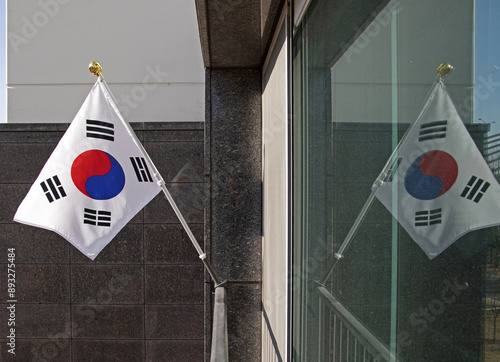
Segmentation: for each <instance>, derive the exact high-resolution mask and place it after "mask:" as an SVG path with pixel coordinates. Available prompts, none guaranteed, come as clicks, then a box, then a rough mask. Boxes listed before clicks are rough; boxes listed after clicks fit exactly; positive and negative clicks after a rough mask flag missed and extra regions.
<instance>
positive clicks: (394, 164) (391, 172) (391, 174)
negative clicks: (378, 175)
mask: <svg viewBox="0 0 500 362" xmlns="http://www.w3.org/2000/svg"><path fill="white" fill-rule="evenodd" d="M401 160H402V158H401V157H399V158H396V159H394V160H393V161H392V164H391V166H390V167H389V169H388V170H387V173H386V175H385V177H384V179H383V180H382V181H384V182H392V180H393V179H394V175H395V174H396V171H397V170H398V167H399V164H400V163H401Z"/></svg>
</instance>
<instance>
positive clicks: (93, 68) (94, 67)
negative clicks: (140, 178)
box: [89, 61, 224, 288]
mask: <svg viewBox="0 0 500 362" xmlns="http://www.w3.org/2000/svg"><path fill="white" fill-rule="evenodd" d="M89 70H90V72H91V73H92V74H94V75H96V76H97V77H98V79H99V84H100V85H101V86H102V87H103V89H104V91H105V93H107V95H108V96H109V98H110V99H111V100H112V102H110V103H111V104H112V105H113V107H116V109H115V110H116V113H117V114H118V116H119V117H120V120H121V121H122V123H123V124H124V125H125V127H126V129H127V131H128V133H129V135H130V137H131V138H132V140H133V141H134V143H135V144H136V145H137V147H138V148H139V149H140V150H141V152H142V154H143V156H144V159H145V160H146V162H147V163H148V165H149V166H150V167H151V168H152V170H153V173H154V177H155V179H156V182H157V184H158V186H159V187H160V188H161V190H162V191H163V194H164V195H165V197H166V199H167V200H168V202H169V203H170V206H171V207H172V209H173V210H174V212H175V215H177V218H178V219H179V221H180V223H181V224H182V226H183V227H184V230H185V231H186V233H187V235H188V237H189V239H190V240H191V243H192V244H193V246H194V248H195V249H196V251H197V252H198V256H199V258H200V259H201V261H202V262H203V265H204V266H205V268H206V270H207V271H208V273H209V274H210V277H211V278H212V280H213V282H214V284H215V287H216V288H217V287H218V286H220V285H222V284H224V282H221V280H220V279H219V277H218V275H217V273H216V271H215V270H214V268H213V267H212V265H211V264H210V262H209V261H208V260H207V254H206V253H205V252H204V251H203V249H202V248H201V246H200V244H199V243H198V241H197V240H196V237H195V236H194V234H193V232H192V231H191V228H190V227H189V225H188V223H187V222H186V220H185V219H184V216H183V215H182V213H181V211H180V210H179V208H178V207H177V204H176V203H175V201H174V199H173V198H172V195H170V192H169V191H168V189H167V186H166V184H165V180H164V179H163V177H162V176H161V174H160V172H159V171H158V169H157V168H156V166H155V164H154V163H153V161H152V159H151V157H150V156H149V154H148V153H147V151H146V150H145V148H144V146H143V145H142V143H141V142H140V141H139V139H138V138H137V136H136V134H135V132H134V131H133V130H132V127H131V126H130V124H129V123H128V122H127V121H125V119H124V118H123V116H122V115H121V113H120V111H119V110H118V106H117V102H116V100H115V98H114V97H113V94H112V93H111V90H110V89H109V87H108V85H107V84H106V81H105V80H104V77H103V75H102V74H101V72H102V67H101V65H100V64H99V63H98V62H96V61H93V62H91V63H90V65H89Z"/></svg>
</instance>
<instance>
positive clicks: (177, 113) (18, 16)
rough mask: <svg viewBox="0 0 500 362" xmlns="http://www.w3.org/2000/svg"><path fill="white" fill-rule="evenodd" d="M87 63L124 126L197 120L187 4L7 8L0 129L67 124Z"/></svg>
mask: <svg viewBox="0 0 500 362" xmlns="http://www.w3.org/2000/svg"><path fill="white" fill-rule="evenodd" d="M93 60H96V61H98V62H99V63H100V64H101V65H102V67H103V72H102V74H103V76H104V77H105V79H106V81H107V83H108V85H109V86H110V88H111V90H112V92H113V94H114V96H115V98H116V99H117V101H118V104H119V106H120V109H121V111H122V113H123V115H124V116H125V118H126V119H127V120H128V121H129V122H154V121H203V120H204V91H205V90H204V89H205V86H204V68H203V61H202V56H201V47H200V42H199V35H198V25H197V21H196V11H195V4H194V1H186V0H163V1H149V0H145V1H131V0H23V1H18V0H7V86H8V88H7V122H9V123H16V122H18V123H21V122H36V123H39V122H42V123H43V122H63V123H66V122H71V120H72V119H73V117H74V115H75V114H76V112H77V111H78V109H79V107H80V106H81V104H82V102H83V100H84V99H85V97H86V95H87V94H88V92H89V90H90V88H91V86H92V84H93V83H94V82H95V80H96V78H95V76H94V75H92V74H91V73H90V72H89V70H88V64H89V63H90V62H91V61H93Z"/></svg>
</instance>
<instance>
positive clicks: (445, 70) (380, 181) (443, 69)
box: [321, 63, 453, 285]
mask: <svg viewBox="0 0 500 362" xmlns="http://www.w3.org/2000/svg"><path fill="white" fill-rule="evenodd" d="M452 70H453V66H452V65H451V64H449V63H441V64H440V65H439V67H438V68H437V71H438V75H437V77H436V79H435V80H434V83H433V85H432V87H431V90H432V89H434V85H435V84H436V82H439V81H441V80H442V78H443V77H445V76H446V75H448V74H449V73H450V72H451V71H452ZM429 92H430V91H429ZM428 96H429V93H428V94H427V96H426V97H425V99H427V98H428ZM414 124H415V123H413V124H412V125H411V126H410V127H409V128H408V129H407V130H406V132H405V134H404V135H403V137H401V140H400V141H399V142H398V144H397V146H396V147H395V148H394V150H393V151H392V154H391V156H390V157H389V159H388V160H387V162H386V164H385V166H384V168H383V169H382V172H381V173H380V174H379V175H378V177H377V178H376V180H375V182H374V183H373V185H372V191H371V193H370V196H368V198H367V199H366V201H365V204H364V205H363V207H362V209H361V211H360V212H359V214H358V216H357V217H356V220H355V221H354V224H353V225H352V227H351V229H350V230H349V232H348V233H347V236H346V237H345V239H344V241H343V242H342V244H341V245H340V247H339V249H338V250H337V252H336V253H335V254H333V255H334V257H335V261H334V264H333V265H332V267H331V268H330V269H329V271H328V273H327V274H326V276H325V277H324V278H323V279H322V281H321V285H325V283H326V282H327V281H328V279H329V278H330V276H331V275H332V273H333V271H334V269H335V267H336V266H337V264H338V262H339V261H340V259H342V258H343V257H344V251H345V249H346V248H347V247H348V246H349V244H350V242H351V240H352V238H353V237H354V234H355V233H356V231H358V229H359V226H360V225H361V223H362V222H363V220H364V218H365V216H366V213H367V212H368V209H369V208H370V206H371V204H372V203H373V200H375V197H376V196H377V192H378V190H379V188H380V187H381V186H383V185H384V184H385V182H386V181H385V180H386V179H387V177H388V176H389V174H390V170H391V168H392V166H393V165H394V164H395V162H396V160H397V154H398V151H399V148H400V147H401V145H402V144H403V142H404V141H405V139H406V138H407V136H408V134H410V131H411V129H412V128H413V125H414Z"/></svg>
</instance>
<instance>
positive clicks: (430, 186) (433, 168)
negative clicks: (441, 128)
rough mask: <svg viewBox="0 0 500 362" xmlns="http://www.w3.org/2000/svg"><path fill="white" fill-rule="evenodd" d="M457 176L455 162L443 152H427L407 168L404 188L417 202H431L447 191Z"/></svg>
mask: <svg viewBox="0 0 500 362" xmlns="http://www.w3.org/2000/svg"><path fill="white" fill-rule="evenodd" d="M457 176H458V164H457V161H455V159H454V158H453V157H452V156H451V155H450V154H449V153H446V152H444V151H437V150H435V151H429V152H426V153H424V154H422V155H420V156H419V157H418V158H417V159H416V160H415V161H413V163H412V164H411V165H410V167H409V168H408V171H407V172H406V175H405V180H404V183H405V188H406V191H408V193H409V194H410V195H411V196H413V197H414V198H416V199H419V200H432V199H435V198H437V197H439V196H441V195H443V194H444V193H446V191H448V190H449V189H450V188H451V187H452V186H453V184H454V183H455V181H456V180H457Z"/></svg>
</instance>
